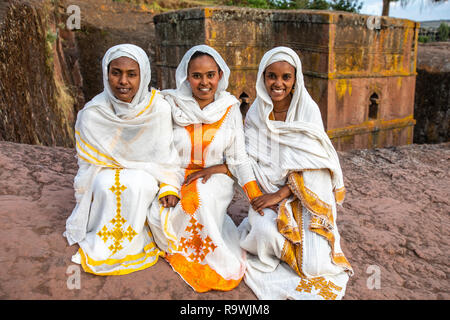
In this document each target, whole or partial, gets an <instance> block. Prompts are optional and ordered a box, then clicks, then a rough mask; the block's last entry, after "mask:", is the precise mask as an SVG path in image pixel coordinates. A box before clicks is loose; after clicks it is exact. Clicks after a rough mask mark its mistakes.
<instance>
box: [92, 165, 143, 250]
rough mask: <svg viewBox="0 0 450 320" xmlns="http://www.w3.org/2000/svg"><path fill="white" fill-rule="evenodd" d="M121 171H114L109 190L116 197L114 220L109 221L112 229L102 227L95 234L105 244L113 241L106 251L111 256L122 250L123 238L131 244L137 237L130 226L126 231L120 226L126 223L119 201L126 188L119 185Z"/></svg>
mask: <svg viewBox="0 0 450 320" xmlns="http://www.w3.org/2000/svg"><path fill="white" fill-rule="evenodd" d="M120 170H121V169H116V174H115V178H114V180H115V184H114V185H113V186H112V187H111V188H110V189H109V190H111V191H112V192H113V193H114V194H115V195H116V205H117V209H116V215H115V216H114V218H112V219H111V221H110V223H112V225H113V228H112V229H111V230H108V228H107V227H106V225H105V226H103V228H102V229H101V230H100V231H99V232H97V235H98V236H99V237H100V238H101V239H102V240H103V241H104V242H105V243H106V242H107V241H108V239H110V238H111V239H113V241H114V243H113V244H111V245H110V246H109V247H108V249H109V250H111V251H112V254H114V253H116V252H117V251H119V250H121V249H123V247H122V241H123V239H124V238H128V241H130V242H131V240H133V238H134V237H135V236H136V235H137V233H136V231H134V230H133V228H132V227H131V226H128V228H127V229H126V231H124V230H123V228H122V226H123V225H124V224H125V223H126V222H127V221H126V220H125V219H124V218H123V217H122V215H121V214H120V213H121V207H122V204H121V200H120V196H121V194H122V192H123V191H124V190H125V189H126V188H127V187H125V186H124V185H120V180H119V175H120Z"/></svg>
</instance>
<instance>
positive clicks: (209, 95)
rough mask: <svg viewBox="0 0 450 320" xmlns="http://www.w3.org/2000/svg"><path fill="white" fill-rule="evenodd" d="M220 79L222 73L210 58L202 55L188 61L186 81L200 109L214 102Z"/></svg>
mask: <svg viewBox="0 0 450 320" xmlns="http://www.w3.org/2000/svg"><path fill="white" fill-rule="evenodd" d="M221 78H222V71H221V70H220V68H219V66H218V65H217V63H216V61H215V60H214V59H213V58H212V57H211V56H209V55H207V54H203V55H199V56H196V57H194V58H193V59H191V61H189V65H188V75H187V80H188V82H189V84H190V86H191V89H192V95H193V97H194V99H195V100H196V101H197V103H198V104H199V106H200V108H201V109H203V108H204V107H205V106H207V105H208V104H210V103H211V102H213V101H214V95H215V93H216V91H217V87H218V85H219V81H220V79H221Z"/></svg>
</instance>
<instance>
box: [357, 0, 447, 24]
mask: <svg viewBox="0 0 450 320" xmlns="http://www.w3.org/2000/svg"><path fill="white" fill-rule="evenodd" d="M362 2H363V3H364V4H363V7H362V9H361V12H360V13H363V14H371V15H372V14H373V15H381V8H382V6H383V0H362ZM389 16H390V17H395V18H405V19H410V20H414V21H428V20H450V1H446V2H444V3H442V4H431V3H430V1H429V0H410V4H409V5H407V6H406V7H404V8H402V6H401V5H400V1H398V2H393V3H391V7H390V10H389Z"/></svg>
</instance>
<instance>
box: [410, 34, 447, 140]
mask: <svg viewBox="0 0 450 320" xmlns="http://www.w3.org/2000/svg"><path fill="white" fill-rule="evenodd" d="M414 116H415V118H416V120H417V123H416V126H415V127H414V142H415V143H439V142H446V141H449V139H450V42H436V43H424V44H421V45H420V46H419V50H418V55H417V84H416V92H415V101H414Z"/></svg>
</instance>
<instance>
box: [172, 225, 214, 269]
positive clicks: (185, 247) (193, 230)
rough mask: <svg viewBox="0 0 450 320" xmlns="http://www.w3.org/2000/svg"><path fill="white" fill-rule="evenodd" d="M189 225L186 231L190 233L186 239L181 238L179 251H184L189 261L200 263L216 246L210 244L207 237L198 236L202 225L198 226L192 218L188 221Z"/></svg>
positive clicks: (210, 241) (209, 239)
mask: <svg viewBox="0 0 450 320" xmlns="http://www.w3.org/2000/svg"><path fill="white" fill-rule="evenodd" d="M189 223H190V225H189V226H188V227H187V228H186V231H187V232H189V233H190V236H189V237H188V238H186V237H182V238H181V240H180V247H179V249H178V250H179V251H184V252H185V253H187V254H189V252H190V254H189V256H188V257H189V259H191V261H196V262H201V261H203V260H204V259H205V257H206V255H207V254H208V253H210V252H213V251H214V250H215V249H216V248H217V246H216V245H215V244H214V243H213V242H212V240H211V238H210V237H209V236H206V237H202V235H201V234H200V232H201V230H202V229H203V225H202V224H200V223H199V222H198V221H197V220H195V219H194V218H193V217H192V218H191V220H189Z"/></svg>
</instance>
